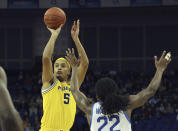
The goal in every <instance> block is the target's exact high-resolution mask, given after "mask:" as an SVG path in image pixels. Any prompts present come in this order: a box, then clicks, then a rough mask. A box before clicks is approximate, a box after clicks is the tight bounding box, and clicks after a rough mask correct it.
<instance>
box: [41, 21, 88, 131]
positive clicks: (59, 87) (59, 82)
mask: <svg viewBox="0 0 178 131" xmlns="http://www.w3.org/2000/svg"><path fill="white" fill-rule="evenodd" d="M79 26H80V22H79V20H77V23H76V22H75V21H74V23H73V26H72V29H71V36H72V39H73V41H74V43H75V46H76V48H77V51H78V55H79V58H80V59H79V60H80V65H79V66H78V67H77V70H78V75H77V79H78V85H79V86H80V85H81V83H82V82H83V80H84V78H85V74H86V72H87V69H88V57H87V55H86V53H85V50H84V48H83V47H82V44H81V43H80V40H79V37H78V35H79ZM61 28H62V25H61V26H60V27H59V28H58V29H57V30H54V29H49V28H48V29H49V31H50V32H51V37H50V39H49V41H48V43H47V45H46V47H45V49H44V52H43V58H42V63H43V71H42V83H43V85H42V90H41V91H42V97H43V117H42V119H41V129H40V131H69V130H70V128H71V127H72V125H73V123H74V118H75V113H76V102H75V100H74V98H73V96H72V93H71V89H70V88H71V87H70V78H69V75H70V72H71V66H70V64H69V62H68V61H67V60H66V59H65V58H63V57H61V58H58V59H57V60H56V61H55V63H54V65H53V66H52V61H51V57H52V54H53V50H54V45H55V42H56V39H57V37H58V35H59V33H60V31H61ZM68 51H70V50H68ZM53 67H54V72H53Z"/></svg>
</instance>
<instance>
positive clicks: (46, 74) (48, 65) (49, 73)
mask: <svg viewBox="0 0 178 131" xmlns="http://www.w3.org/2000/svg"><path fill="white" fill-rule="evenodd" d="M61 27H62V25H61V26H60V27H59V28H58V29H56V30H54V29H50V28H48V30H49V31H50V32H51V37H50V39H49V41H48V43H47V45H46V47H45V49H44V52H43V57H42V64H43V70H42V82H43V84H44V83H45V82H50V81H51V80H52V78H53V67H52V60H51V57H52V54H53V51H54V45H55V42H56V39H57V37H58V35H59V33H60V31H61Z"/></svg>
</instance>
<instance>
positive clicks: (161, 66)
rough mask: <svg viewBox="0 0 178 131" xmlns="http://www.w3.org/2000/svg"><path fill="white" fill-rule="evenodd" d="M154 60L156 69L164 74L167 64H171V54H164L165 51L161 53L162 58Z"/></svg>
mask: <svg viewBox="0 0 178 131" xmlns="http://www.w3.org/2000/svg"><path fill="white" fill-rule="evenodd" d="M154 58H155V66H156V69H157V70H159V71H162V72H164V71H165V69H166V68H167V66H168V64H169V63H170V62H171V52H168V53H167V54H166V51H163V53H162V56H161V57H160V59H159V60H158V58H157V56H155V57H154Z"/></svg>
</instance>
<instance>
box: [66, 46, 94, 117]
mask: <svg viewBox="0 0 178 131" xmlns="http://www.w3.org/2000/svg"><path fill="white" fill-rule="evenodd" d="M67 54H68V55H67V56H66V59H67V60H68V61H69V63H70V65H71V66H72V77H71V92H72V95H73V97H74V99H75V101H76V103H77V106H78V107H79V108H80V109H81V110H82V111H83V112H85V113H86V114H90V113H91V109H92V104H91V103H90V101H89V99H88V98H87V97H86V96H85V95H84V94H83V93H82V92H81V91H80V90H79V83H78V77H77V75H78V74H77V73H78V66H79V60H77V58H76V57H75V54H74V49H72V51H71V52H67Z"/></svg>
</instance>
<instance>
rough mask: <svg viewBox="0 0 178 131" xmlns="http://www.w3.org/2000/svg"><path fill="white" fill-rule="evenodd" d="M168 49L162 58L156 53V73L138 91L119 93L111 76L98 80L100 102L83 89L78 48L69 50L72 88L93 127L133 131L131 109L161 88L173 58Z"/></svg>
mask: <svg viewBox="0 0 178 131" xmlns="http://www.w3.org/2000/svg"><path fill="white" fill-rule="evenodd" d="M165 54H166V51H164V52H163V53H162V56H161V57H160V59H159V60H157V56H155V67H156V73H155V75H154V77H153V79H152V81H151V82H150V84H149V85H148V87H147V88H146V89H144V90H142V91H141V92H139V93H138V94H136V95H129V96H121V95H119V94H118V93H117V91H118V86H117V84H116V83H115V82H114V81H113V80H112V79H110V78H102V79H100V80H98V81H97V83H96V85H95V88H96V97H97V100H98V102H97V103H91V101H90V100H89V99H88V98H87V97H86V96H85V95H84V94H83V93H82V92H80V90H79V84H78V77H77V75H78V70H77V68H78V65H79V64H78V60H77V59H76V57H75V55H74V51H73V52H72V53H69V55H68V56H67V60H68V61H69V63H70V64H71V66H72V78H71V91H72V94H73V96H74V99H75V101H76V103H77V106H78V107H79V108H80V109H81V110H82V111H83V112H85V113H86V115H87V117H88V121H89V125H90V130H91V131H109V130H110V131H114V130H117V131H119V130H120V131H131V123H130V118H131V113H132V111H133V110H134V109H136V108H138V107H141V106H143V105H144V104H145V103H146V102H147V101H148V99H149V98H151V97H152V96H154V95H155V93H156V91H157V90H158V88H159V85H160V82H161V79H162V75H163V72H164V71H165V69H166V68H167V66H168V64H169V63H170V61H171V53H170V52H169V53H167V55H165Z"/></svg>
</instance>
